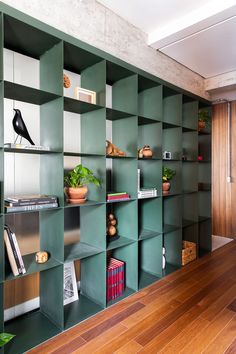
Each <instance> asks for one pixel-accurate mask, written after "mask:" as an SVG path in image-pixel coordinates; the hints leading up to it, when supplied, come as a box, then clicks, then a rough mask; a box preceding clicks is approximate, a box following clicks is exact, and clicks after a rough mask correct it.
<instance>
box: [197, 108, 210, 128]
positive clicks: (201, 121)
mask: <svg viewBox="0 0 236 354" xmlns="http://www.w3.org/2000/svg"><path fill="white" fill-rule="evenodd" d="M209 125H210V114H209V111H208V110H207V109H200V110H199V111H198V131H201V130H203V129H205V128H206V127H207V126H209Z"/></svg>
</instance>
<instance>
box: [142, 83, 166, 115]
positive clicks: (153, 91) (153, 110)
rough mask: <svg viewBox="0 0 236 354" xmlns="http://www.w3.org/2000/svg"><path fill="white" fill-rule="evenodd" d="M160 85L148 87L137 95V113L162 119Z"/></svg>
mask: <svg viewBox="0 0 236 354" xmlns="http://www.w3.org/2000/svg"><path fill="white" fill-rule="evenodd" d="M162 95H163V93H162V86H157V87H153V88H149V89H147V90H145V91H142V92H140V93H139V95H138V115H139V116H142V117H147V118H151V119H155V120H159V121H161V120H162V106H163V104H162Z"/></svg>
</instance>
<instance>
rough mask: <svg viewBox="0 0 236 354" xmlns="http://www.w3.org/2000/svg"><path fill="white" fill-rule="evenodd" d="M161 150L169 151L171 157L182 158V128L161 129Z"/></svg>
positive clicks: (174, 158)
mask: <svg viewBox="0 0 236 354" xmlns="http://www.w3.org/2000/svg"><path fill="white" fill-rule="evenodd" d="M162 141H163V143H162V151H163V152H164V151H169V152H171V159H173V160H182V154H183V149H182V128H180V127H178V128H168V129H164V130H163V136H162Z"/></svg>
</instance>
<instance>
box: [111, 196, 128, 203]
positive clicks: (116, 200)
mask: <svg viewBox="0 0 236 354" xmlns="http://www.w3.org/2000/svg"><path fill="white" fill-rule="evenodd" d="M124 200H130V197H129V198H119V199H115V200H114V199H113V200H110V199H107V201H108V202H110V203H112V202H122V201H124Z"/></svg>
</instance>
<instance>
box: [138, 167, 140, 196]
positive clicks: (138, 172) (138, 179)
mask: <svg viewBox="0 0 236 354" xmlns="http://www.w3.org/2000/svg"><path fill="white" fill-rule="evenodd" d="M137 183H138V192H139V191H140V168H138V180H137Z"/></svg>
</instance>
